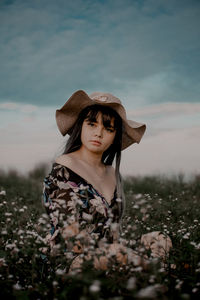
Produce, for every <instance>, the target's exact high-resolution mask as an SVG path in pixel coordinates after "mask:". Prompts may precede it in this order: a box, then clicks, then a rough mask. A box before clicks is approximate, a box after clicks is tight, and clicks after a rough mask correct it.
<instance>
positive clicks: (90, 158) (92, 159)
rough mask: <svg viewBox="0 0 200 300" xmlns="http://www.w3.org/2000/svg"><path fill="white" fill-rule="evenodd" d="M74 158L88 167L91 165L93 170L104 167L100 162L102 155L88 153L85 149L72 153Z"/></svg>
mask: <svg viewBox="0 0 200 300" xmlns="http://www.w3.org/2000/svg"><path fill="white" fill-rule="evenodd" d="M74 154H75V156H76V158H78V159H80V160H82V161H83V162H85V163H87V164H88V165H91V166H92V167H94V168H97V167H99V168H102V167H103V166H104V165H103V164H102V162H101V157H102V154H101V153H100V154H98V153H94V152H89V151H87V150H86V149H85V148H82V147H81V148H80V149H79V150H77V151H76V152H74Z"/></svg>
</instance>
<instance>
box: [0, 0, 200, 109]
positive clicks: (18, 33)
mask: <svg viewBox="0 0 200 300" xmlns="http://www.w3.org/2000/svg"><path fill="white" fill-rule="evenodd" d="M199 13H200V3H199V2H198V1H186V0H182V1H172V0H169V1H166V2H164V1H161V0H150V1H128V0H125V1H120V0H117V1H91V0H85V1H78V0H75V1H64V0H63V1H60V0H59V1H53V0H49V1H46V0H44V1H39V0H35V1H18V0H16V1H2V2H1V6H0V37H1V38H0V60H1V62H0V63H1V73H0V101H2V102H6V101H14V102H18V101H19V102H24V103H32V104H38V105H39V104H42V105H55V104H62V103H63V101H64V100H65V99H66V98H67V97H68V96H70V94H71V93H72V92H73V91H74V90H77V89H85V90H86V91H87V92H91V91H94V90H103V91H110V92H113V93H116V94H118V95H119V94H120V95H122V96H123V95H133V97H134V95H136V96H137V97H136V98H135V99H136V100H137V101H141V102H140V103H141V104H145V103H151V102H152V103H153V102H165V101H180V102H181V101H187V102H188V101H192V102H195V101H196V102H198V101H199V92H200V84H199V82H200V68H199V63H200V61H199V50H200V49H199V48H200V39H199V28H200V26H199V25H200V24H199V23H200V21H199V20H200V18H199ZM130 99H131V98H130ZM128 100H129V99H128V98H127V101H128Z"/></svg>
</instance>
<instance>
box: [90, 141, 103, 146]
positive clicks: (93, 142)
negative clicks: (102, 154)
mask: <svg viewBox="0 0 200 300" xmlns="http://www.w3.org/2000/svg"><path fill="white" fill-rule="evenodd" d="M90 142H91V143H92V144H94V145H97V146H100V145H101V142H100V141H96V140H92V141H90Z"/></svg>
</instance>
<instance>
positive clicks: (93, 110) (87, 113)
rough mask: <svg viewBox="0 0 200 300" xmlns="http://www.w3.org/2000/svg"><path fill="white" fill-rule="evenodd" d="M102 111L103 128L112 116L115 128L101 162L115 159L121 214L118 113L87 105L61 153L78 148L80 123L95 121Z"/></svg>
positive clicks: (106, 108)
mask: <svg viewBox="0 0 200 300" xmlns="http://www.w3.org/2000/svg"><path fill="white" fill-rule="evenodd" d="M99 112H101V113H102V123H103V125H104V127H105V128H109V127H110V126H111V119H112V118H113V117H114V128H115V130H116V135H115V138H114V141H113V143H112V145H111V146H110V147H109V148H108V149H107V150H106V151H105V152H104V153H103V155H102V159H101V161H102V163H103V164H105V165H112V163H113V161H114V159H115V176H116V183H117V197H118V198H120V199H122V205H120V214H121V215H122V211H123V208H124V201H123V200H124V199H123V198H124V196H123V190H122V183H121V175H120V172H119V168H120V162H121V146H122V130H123V128H122V126H123V124H122V119H121V117H120V116H119V115H118V113H117V112H116V111H115V110H113V109H112V108H110V107H107V106H103V105H98V104H94V105H91V106H87V107H86V108H84V109H83V110H82V111H81V112H80V114H79V116H78V119H77V121H76V123H75V125H74V126H73V127H72V128H71V129H70V131H69V135H70V137H69V139H68V140H67V143H66V145H65V148H64V152H63V154H67V153H71V152H74V151H76V150H78V149H80V147H81V145H82V143H81V130H82V124H83V121H84V120H85V119H87V120H88V121H90V122H95V121H96V120H97V115H98V113H99Z"/></svg>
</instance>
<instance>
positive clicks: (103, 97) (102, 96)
mask: <svg viewBox="0 0 200 300" xmlns="http://www.w3.org/2000/svg"><path fill="white" fill-rule="evenodd" d="M89 97H90V98H91V99H92V100H97V101H102V102H104V103H105V102H115V103H118V104H121V105H122V103H121V101H120V100H119V99H118V98H117V97H115V96H113V95H112V94H110V93H101V92H94V93H92V94H90V95H89Z"/></svg>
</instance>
